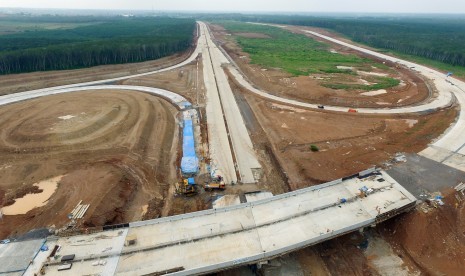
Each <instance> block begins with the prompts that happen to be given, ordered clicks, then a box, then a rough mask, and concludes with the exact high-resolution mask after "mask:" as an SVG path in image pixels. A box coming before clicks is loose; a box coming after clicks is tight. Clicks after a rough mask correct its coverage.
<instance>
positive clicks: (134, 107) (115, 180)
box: [0, 91, 178, 237]
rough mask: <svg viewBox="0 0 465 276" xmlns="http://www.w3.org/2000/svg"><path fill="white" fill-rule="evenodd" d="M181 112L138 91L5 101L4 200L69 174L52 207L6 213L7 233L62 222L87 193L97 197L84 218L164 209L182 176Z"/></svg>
mask: <svg viewBox="0 0 465 276" xmlns="http://www.w3.org/2000/svg"><path fill="white" fill-rule="evenodd" d="M176 113H177V111H176V109H175V108H174V107H173V106H172V105H171V104H169V103H168V102H166V101H164V100H161V99H158V98H155V97H153V96H149V95H145V94H142V93H135V92H130V91H128V92H121V91H95V92H92V91H91V92H79V93H72V94H64V95H57V96H48V97H44V98H39V99H34V100H30V101H27V102H21V103H17V104H11V105H8V106H4V107H2V108H0V117H1V119H0V125H1V132H0V138H1V140H0V152H1V155H0V164H1V166H0V168H1V174H0V183H1V186H0V202H1V204H2V205H3V206H5V205H10V204H14V199H15V198H17V197H21V196H22V195H24V194H25V193H27V192H29V191H30V190H31V189H32V188H31V187H32V185H33V184H34V183H37V182H39V181H41V180H43V179H47V178H50V177H54V176H59V175H64V176H63V178H62V179H61V181H60V182H59V184H58V188H57V189H56V191H55V193H54V194H53V195H52V196H51V198H50V199H49V200H48V202H47V204H46V205H45V206H44V207H41V208H36V209H33V210H32V211H30V212H28V213H26V214H24V215H12V216H5V217H4V219H3V221H2V222H1V224H0V237H5V236H7V235H10V234H17V233H18V234H19V233H23V232H26V231H28V230H30V229H33V228H40V227H56V228H60V227H62V226H63V225H64V224H65V223H66V222H68V221H69V220H68V219H67V215H68V214H69V213H70V212H71V210H72V209H73V208H74V207H75V206H76V204H77V203H78V202H79V201H80V200H83V204H90V208H89V209H88V211H87V213H86V215H85V217H84V219H83V220H82V222H80V223H81V226H101V225H105V224H113V223H122V222H128V221H135V220H141V219H143V218H144V213H145V212H146V211H150V215H151V217H155V216H157V215H156V214H155V213H158V215H159V214H160V212H161V208H160V206H161V207H162V206H163V204H164V199H165V197H166V194H167V192H168V190H169V185H170V184H172V183H174V182H175V181H176V172H175V171H174V163H175V160H176V156H177V154H176V150H177V141H178V137H177V131H178V130H177V127H176V123H175V115H176ZM36 192H37V191H36ZM155 207H156V208H155ZM154 212H155V213H154Z"/></svg>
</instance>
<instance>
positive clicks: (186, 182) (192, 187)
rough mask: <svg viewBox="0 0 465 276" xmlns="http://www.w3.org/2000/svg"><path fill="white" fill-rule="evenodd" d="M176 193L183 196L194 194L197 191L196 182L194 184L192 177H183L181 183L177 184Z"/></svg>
mask: <svg viewBox="0 0 465 276" xmlns="http://www.w3.org/2000/svg"><path fill="white" fill-rule="evenodd" d="M176 193H177V194H182V195H184V196H194V195H196V194H197V193H198V190H197V184H195V180H194V178H193V177H190V178H187V179H186V178H184V179H183V180H182V183H181V184H179V185H177V187H176Z"/></svg>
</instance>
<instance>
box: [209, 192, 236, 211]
mask: <svg viewBox="0 0 465 276" xmlns="http://www.w3.org/2000/svg"><path fill="white" fill-rule="evenodd" d="M239 204H241V199H240V198H239V196H238V195H224V196H221V197H220V198H218V199H217V200H215V201H213V203H212V208H213V209H217V208H223V207H228V206H233V205H239Z"/></svg>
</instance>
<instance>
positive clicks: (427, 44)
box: [221, 14, 465, 66]
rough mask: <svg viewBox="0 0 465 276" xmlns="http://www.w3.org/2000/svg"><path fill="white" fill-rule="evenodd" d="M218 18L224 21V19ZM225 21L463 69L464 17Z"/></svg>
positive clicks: (235, 17) (271, 17)
mask: <svg viewBox="0 0 465 276" xmlns="http://www.w3.org/2000/svg"><path fill="white" fill-rule="evenodd" d="M221 18H222V19H223V20H224V19H225V16H222V17H221ZM226 18H227V19H232V20H239V21H248V22H263V23H277V24H290V25H300V26H314V27H321V28H327V29H331V30H334V31H336V32H338V33H341V34H343V35H345V36H347V37H348V38H350V39H352V40H354V41H357V42H361V43H365V44H367V45H370V46H373V47H377V48H384V49H389V50H393V51H395V52H398V53H404V54H409V55H415V56H419V57H424V58H428V59H432V60H437V61H441V62H444V63H447V64H451V65H455V66H465V47H463V45H465V17H459V16H454V17H439V16H432V17H429V18H426V17H420V16H416V17H414V16H411V17H407V16H398V17H395V16H389V17H387V16H386V17H317V16H284V15H239V14H234V15H233V14H231V15H227V16H226Z"/></svg>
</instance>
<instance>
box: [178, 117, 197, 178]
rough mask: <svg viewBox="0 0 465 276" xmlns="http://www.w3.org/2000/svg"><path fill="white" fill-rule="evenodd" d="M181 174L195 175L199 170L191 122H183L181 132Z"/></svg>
mask: <svg viewBox="0 0 465 276" xmlns="http://www.w3.org/2000/svg"><path fill="white" fill-rule="evenodd" d="M182 134H183V135H182V159H181V172H182V173H183V174H185V175H192V174H196V173H197V172H198V170H199V159H198V158H197V154H196V153H195V139H194V127H193V124H192V120H190V119H185V120H184V129H183V131H182Z"/></svg>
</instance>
